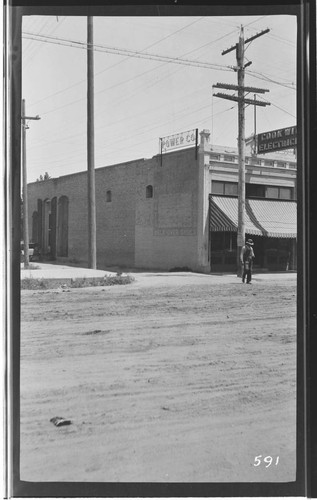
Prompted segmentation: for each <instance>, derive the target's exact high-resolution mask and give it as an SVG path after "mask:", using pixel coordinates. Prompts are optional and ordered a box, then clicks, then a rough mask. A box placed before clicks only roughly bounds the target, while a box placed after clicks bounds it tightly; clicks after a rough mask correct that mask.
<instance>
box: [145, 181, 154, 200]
mask: <svg viewBox="0 0 317 500" xmlns="http://www.w3.org/2000/svg"><path fill="white" fill-rule="evenodd" d="M145 196H146V198H153V186H151V185H150V184H149V185H148V186H146V190H145Z"/></svg>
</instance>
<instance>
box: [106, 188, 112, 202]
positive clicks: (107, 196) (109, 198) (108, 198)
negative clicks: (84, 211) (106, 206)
mask: <svg viewBox="0 0 317 500" xmlns="http://www.w3.org/2000/svg"><path fill="white" fill-rule="evenodd" d="M111 199H112V195H111V191H110V190H109V191H107V192H106V201H107V203H108V202H110V201H111Z"/></svg>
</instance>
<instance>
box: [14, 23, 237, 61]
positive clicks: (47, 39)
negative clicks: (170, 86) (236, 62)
mask: <svg viewBox="0 0 317 500" xmlns="http://www.w3.org/2000/svg"><path fill="white" fill-rule="evenodd" d="M22 38H26V39H28V40H34V41H37V42H44V43H52V44H55V45H64V46H67V47H74V48H79V49H85V50H86V49H87V48H88V49H92V50H95V51H97V52H106V53H108V54H115V55H121V56H129V57H135V58H140V59H150V60H153V61H160V62H169V63H174V64H182V65H186V66H195V67H198V68H206V69H219V70H223V71H231V70H232V68H231V67H230V66H225V65H222V64H216V63H210V62H206V61H197V60H193V59H183V58H181V57H170V56H162V55H158V54H149V53H147V52H140V51H136V50H129V49H121V48H118V47H107V46H105V45H97V44H94V45H92V46H91V47H89V45H88V44H87V43H85V42H80V41H76V40H67V39H65V38H58V37H52V36H48V35H40V34H38V35H37V34H35V33H26V32H24V33H22Z"/></svg>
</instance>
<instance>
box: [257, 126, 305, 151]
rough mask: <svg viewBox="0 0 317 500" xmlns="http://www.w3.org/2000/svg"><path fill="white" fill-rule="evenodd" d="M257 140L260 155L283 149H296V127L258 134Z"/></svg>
mask: <svg viewBox="0 0 317 500" xmlns="http://www.w3.org/2000/svg"><path fill="white" fill-rule="evenodd" d="M256 139H257V151H258V154H261V153H262V154H263V153H269V152H271V151H280V150H282V149H291V148H293V149H294V148H296V146H297V131H296V127H288V128H280V129H278V130H272V131H270V132H264V133H263V134H258V135H257V136H256Z"/></svg>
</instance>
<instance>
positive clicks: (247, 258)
mask: <svg viewBox="0 0 317 500" xmlns="http://www.w3.org/2000/svg"><path fill="white" fill-rule="evenodd" d="M254 257H255V255H254V251H253V248H252V246H250V245H248V244H246V245H245V246H243V247H242V250H241V263H242V264H243V271H242V282H243V283H244V282H245V278H247V283H250V282H251V279H252V264H253V259H254Z"/></svg>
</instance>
